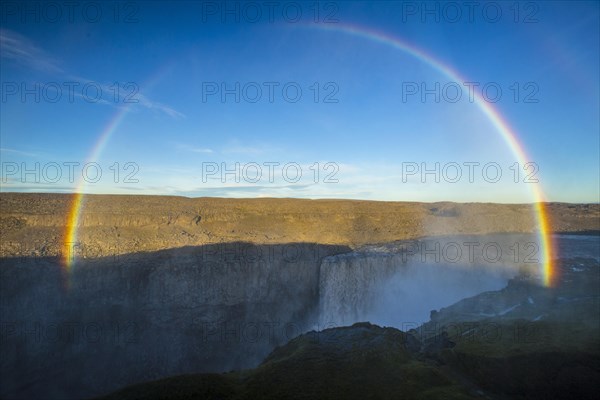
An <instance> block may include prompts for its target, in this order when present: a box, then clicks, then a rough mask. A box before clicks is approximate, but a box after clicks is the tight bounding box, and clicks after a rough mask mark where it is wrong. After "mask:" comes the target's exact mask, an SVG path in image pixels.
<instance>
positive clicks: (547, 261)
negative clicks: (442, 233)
mask: <svg viewBox="0 0 600 400" xmlns="http://www.w3.org/2000/svg"><path fill="white" fill-rule="evenodd" d="M310 27H311V28H314V29H318V30H324V31H334V32H340V33H344V34H348V35H352V36H355V37H359V38H362V39H367V40H371V41H374V42H378V43H382V44H385V45H388V46H391V47H393V48H394V49H397V50H400V51H402V52H404V53H407V54H409V55H411V56H413V57H415V58H417V59H418V60H420V61H422V62H424V63H425V64H427V65H429V66H430V67H432V68H434V69H435V70H437V71H438V72H440V73H442V74H443V75H445V76H446V77H448V78H449V79H450V80H452V81H455V82H468V80H467V79H464V78H463V77H462V76H461V75H460V74H459V73H458V72H457V71H455V70H453V69H452V68H451V67H450V66H448V65H445V64H443V63H442V62H441V61H439V60H437V59H436V58H434V57H433V56H431V55H429V54H428V53H426V52H425V51H423V50H422V49H419V48H417V47H416V46H414V45H411V44H409V43H407V42H405V41H402V40H400V39H398V38H396V37H393V36H389V35H386V34H384V33H381V32H377V31H374V30H370V29H366V28H364V27H358V26H352V25H344V24H312V25H310ZM473 100H474V104H476V105H477V107H478V108H479V110H480V111H481V112H482V113H483V114H484V115H485V116H486V117H487V119H488V120H489V121H490V122H491V123H492V125H493V126H494V128H495V129H496V131H497V132H498V133H499V134H500V135H501V136H502V138H503V140H504V141H505V142H506V144H507V145H508V147H509V149H510V150H511V152H512V153H513V154H514V155H515V157H516V158H517V159H518V160H519V162H520V163H521V165H525V164H526V163H527V162H529V161H530V158H529V157H528V155H527V153H526V151H525V149H524V146H523V145H522V144H521V143H520V142H519V141H518V136H517V133H516V131H515V130H514V129H513V128H512V127H511V126H510V124H509V123H508V121H506V119H504V118H503V117H502V115H501V114H500V112H499V111H498V110H497V109H496V108H494V106H493V105H492V104H491V103H490V102H488V101H486V100H485V99H484V98H483V97H482V96H481V94H479V93H477V92H476V91H474V99H473ZM127 111H128V109H127V108H125V109H122V110H121V111H119V112H118V113H117V114H116V115H115V116H114V117H113V118H112V119H111V120H110V121H109V123H108V124H107V125H106V127H105V128H104V129H103V130H102V133H101V134H100V138H99V140H98V142H97V144H96V146H95V147H94V150H93V151H92V153H91V154H90V157H89V158H88V160H89V161H94V160H96V159H97V157H98V156H99V154H100V153H101V151H102V149H103V148H104V147H105V145H106V143H107V141H108V139H109V138H110V136H111V135H112V134H113V133H114V131H115V130H116V129H117V127H118V126H119V124H120V123H121V121H122V120H123V118H124V117H125V115H126V114H127ZM84 186H85V182H83V181H81V182H80V184H79V186H78V188H77V192H76V193H75V194H74V197H73V201H72V203H71V208H70V211H69V214H68V217H67V224H66V232H65V242H64V243H65V252H64V253H63V254H65V256H64V265H65V268H66V270H67V272H69V271H70V269H71V267H72V265H73V261H74V257H73V254H72V251H71V249H72V246H73V244H75V243H76V242H77V228H78V226H79V217H80V214H81V209H82V202H83V199H84V194H83V191H84V189H85V188H84ZM530 187H531V191H532V195H533V199H534V202H535V203H534V209H535V216H536V222H537V225H538V235H539V242H540V249H541V256H542V258H541V260H540V264H541V271H540V272H541V275H542V281H543V284H544V285H546V286H551V285H552V284H553V283H555V280H556V276H555V275H556V273H555V270H554V266H553V264H552V243H551V237H550V232H549V214H548V211H547V209H546V206H545V205H544V201H545V198H544V194H543V191H542V188H541V185H540V184H539V183H536V184H531V186H530Z"/></svg>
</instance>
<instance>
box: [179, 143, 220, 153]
mask: <svg viewBox="0 0 600 400" xmlns="http://www.w3.org/2000/svg"><path fill="white" fill-rule="evenodd" d="M175 147H176V148H177V149H178V150H183V151H189V152H191V153H201V154H210V153H214V151H213V150H212V149H209V148H206V147H196V146H192V145H189V144H185V143H176V144H175Z"/></svg>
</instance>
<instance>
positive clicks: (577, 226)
mask: <svg viewBox="0 0 600 400" xmlns="http://www.w3.org/2000/svg"><path fill="white" fill-rule="evenodd" d="M72 199H73V196H72V195H66V194H65V195H61V194H17V193H2V194H0V229H1V230H2V244H1V246H0V256H2V257H10V256H29V255H40V256H54V255H57V254H58V253H59V252H60V251H61V250H62V247H61V243H62V241H63V237H64V232H65V225H66V223H67V215H68V211H69V208H70V207H71V203H72ZM547 207H548V211H549V213H550V215H551V221H550V228H551V230H552V231H553V232H582V231H599V230H600V205H598V204H586V205H575V204H564V203H549V204H548V205H547ZM536 229H537V223H536V220H535V214H534V211H533V207H532V206H531V205H527V204H489V203H465V204H463V203H407V202H379V201H355V200H302V199H273V198H266V199H223V198H185V197H170V196H130V195H88V196H86V197H85V200H84V205H83V208H82V212H81V217H80V228H79V231H78V241H79V242H80V243H81V248H80V251H81V252H82V253H83V256H86V257H96V256H102V255H111V254H125V253H133V252H139V251H156V250H161V249H169V248H175V247H182V246H198V245H204V244H211V243H212V244H214V243H222V242H236V241H244V242H252V243H255V244H278V243H292V242H307V243H319V244H332V245H344V246H350V247H352V248H355V247H358V246H361V245H365V244H374V243H386V242H391V241H396V240H403V239H414V238H419V237H426V236H437V235H452V234H485V233H497V232H533V231H535V230H536Z"/></svg>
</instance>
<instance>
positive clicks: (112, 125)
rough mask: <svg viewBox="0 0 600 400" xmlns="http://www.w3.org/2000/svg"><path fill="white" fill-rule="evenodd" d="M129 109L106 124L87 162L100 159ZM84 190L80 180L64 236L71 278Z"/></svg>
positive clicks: (119, 113) (64, 253)
mask: <svg viewBox="0 0 600 400" xmlns="http://www.w3.org/2000/svg"><path fill="white" fill-rule="evenodd" d="M129 109H130V106H129V105H128V106H126V107H122V108H121V109H120V110H119V111H118V112H117V113H116V114H115V115H114V116H113V118H112V119H111V120H110V121H109V122H108V124H106V126H105V127H104V129H103V130H102V133H101V134H100V137H99V138H98V140H97V142H96V144H95V145H94V147H93V150H92V152H91V153H90V155H89V157H88V158H87V160H86V162H93V161H95V160H97V159H98V157H99V156H100V153H102V150H104V147H106V143H107V142H108V139H110V137H111V135H112V134H113V133H114V131H115V130H116V129H117V127H118V126H119V125H120V124H121V122H122V121H123V119H124V118H125V116H126V115H127V112H128V111H129ZM84 190H85V180H84V179H83V178H80V179H79V181H78V183H77V187H76V190H75V193H74V194H73V198H72V200H71V205H70V207H69V213H68V214H67V223H66V224H65V233H64V235H63V237H64V240H63V252H62V265H63V266H64V268H65V271H66V273H67V276H70V272H71V267H72V266H73V263H74V261H75V257H76V254H75V247H76V246H77V228H78V227H79V217H80V215H81V210H82V208H83V200H84V197H85V195H84V193H83V192H84Z"/></svg>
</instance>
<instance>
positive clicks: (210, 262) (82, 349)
mask: <svg viewBox="0 0 600 400" xmlns="http://www.w3.org/2000/svg"><path fill="white" fill-rule="evenodd" d="M343 251H349V249H348V248H342V247H336V246H322V245H311V244H289V245H285V246H284V245H279V246H255V245H251V244H248V243H230V244H228V245H227V247H226V248H225V247H220V246H205V247H189V248H181V249H177V250H163V251H158V252H152V253H140V254H132V255H128V256H126V257H120V258H119V259H118V260H116V261H115V260H114V259H113V258H109V259H104V260H103V259H99V260H96V259H95V260H82V261H79V262H78V263H76V264H75V265H74V266H73V268H72V272H71V273H70V274H67V273H66V272H65V271H64V270H63V269H62V267H61V266H60V264H59V263H58V260H57V259H56V258H30V259H6V258H5V259H3V260H2V264H1V266H0V310H1V315H2V320H1V322H2V361H1V364H0V368H1V374H0V376H1V385H0V386H1V388H2V392H1V393H0V396H1V397H2V398H13V397H30V398H39V397H40V396H41V397H44V398H80V397H85V396H93V395H98V394H102V393H105V392H107V391H110V390H114V389H117V388H119V387H122V386H124V385H127V384H132V383H135V382H143V381H147V380H151V379H157V378H160V377H164V376H170V375H173V374H181V373H190V372H203V371H204V372H221V371H228V370H231V369H240V368H248V367H252V366H255V365H256V364H257V363H258V362H259V361H260V360H261V359H262V358H264V356H266V354H268V352H269V351H271V350H272V349H273V348H274V347H275V346H276V345H280V344H283V343H285V342H287V341H288V340H290V339H292V338H293V337H295V336H297V335H298V334H300V333H302V332H305V331H308V330H310V329H315V328H316V326H315V324H314V323H315V321H316V317H315V312H316V310H317V304H318V301H319V297H318V296H319V295H318V284H319V265H320V260H321V259H322V258H323V257H326V256H328V255H331V254H334V253H338V252H343Z"/></svg>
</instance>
